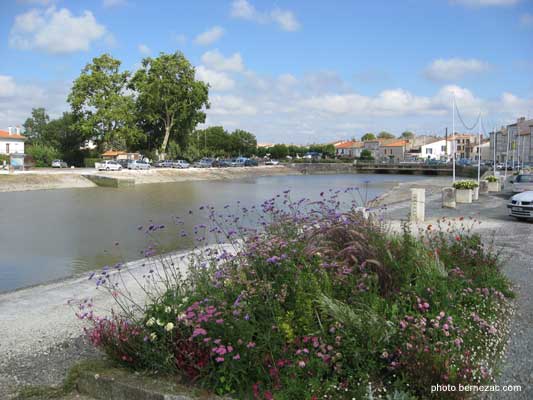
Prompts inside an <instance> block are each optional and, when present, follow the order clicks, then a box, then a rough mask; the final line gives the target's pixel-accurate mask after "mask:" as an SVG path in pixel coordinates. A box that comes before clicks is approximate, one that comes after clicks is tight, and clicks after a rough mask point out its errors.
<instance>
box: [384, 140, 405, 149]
mask: <svg viewBox="0 0 533 400" xmlns="http://www.w3.org/2000/svg"><path fill="white" fill-rule="evenodd" d="M407 143H408V141H407V140H403V139H400V140H394V141H392V142H388V143H385V144H383V147H400V146H405V145H406V144H407Z"/></svg>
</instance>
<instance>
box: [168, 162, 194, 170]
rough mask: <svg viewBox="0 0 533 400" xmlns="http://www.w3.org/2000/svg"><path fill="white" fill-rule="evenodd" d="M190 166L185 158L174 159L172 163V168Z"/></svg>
mask: <svg viewBox="0 0 533 400" xmlns="http://www.w3.org/2000/svg"><path fill="white" fill-rule="evenodd" d="M190 166H191V164H189V163H188V162H187V161H185V160H176V161H174V162H173V163H172V168H180V169H183V168H189V167H190Z"/></svg>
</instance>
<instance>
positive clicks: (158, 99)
mask: <svg viewBox="0 0 533 400" xmlns="http://www.w3.org/2000/svg"><path fill="white" fill-rule="evenodd" d="M130 87H131V88H132V89H134V90H135V91H136V92H137V99H136V105H137V111H138V113H140V115H141V116H142V118H143V119H145V120H146V122H147V123H149V124H152V125H154V126H160V127H161V128H162V133H163V138H162V141H161V153H163V155H164V153H165V152H166V149H167V145H168V142H169V140H170V139H171V137H172V139H173V140H174V141H175V142H176V143H177V144H178V145H179V146H180V148H182V149H183V148H185V147H186V146H187V140H188V137H189V135H190V133H191V132H192V131H193V130H194V128H195V127H196V125H197V124H198V123H200V122H204V121H205V113H204V112H203V109H204V108H208V107H209V102H208V92H209V87H208V85H207V84H205V83H204V82H202V81H198V80H196V79H195V70H194V67H193V66H192V65H191V63H190V62H189V61H188V60H187V59H186V58H185V56H184V55H183V54H182V53H180V52H176V53H173V54H165V53H160V55H159V57H156V58H151V57H147V58H145V59H144V60H143V61H142V66H141V68H140V69H139V70H137V72H136V73H135V75H134V76H133V79H132V81H131V84H130ZM155 132H157V130H155Z"/></svg>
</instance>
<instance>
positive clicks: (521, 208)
mask: <svg viewBox="0 0 533 400" xmlns="http://www.w3.org/2000/svg"><path fill="white" fill-rule="evenodd" d="M507 209H508V210H509V215H510V216H511V217H515V218H517V219H532V218H533V191H528V192H522V193H519V194H515V195H514V196H513V197H511V200H510V201H509V203H507Z"/></svg>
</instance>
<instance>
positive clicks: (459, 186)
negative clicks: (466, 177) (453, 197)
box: [453, 181, 479, 190]
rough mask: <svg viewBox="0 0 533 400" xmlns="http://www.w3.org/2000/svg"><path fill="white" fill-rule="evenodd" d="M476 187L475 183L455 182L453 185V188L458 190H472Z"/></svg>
mask: <svg viewBox="0 0 533 400" xmlns="http://www.w3.org/2000/svg"><path fill="white" fill-rule="evenodd" d="M478 186H479V185H478V183H477V182H476V181H457V182H454V184H453V187H454V188H455V189H458V190H472V189H475V188H477V187H478Z"/></svg>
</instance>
